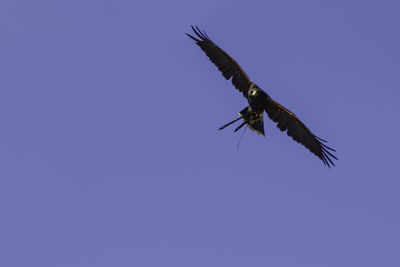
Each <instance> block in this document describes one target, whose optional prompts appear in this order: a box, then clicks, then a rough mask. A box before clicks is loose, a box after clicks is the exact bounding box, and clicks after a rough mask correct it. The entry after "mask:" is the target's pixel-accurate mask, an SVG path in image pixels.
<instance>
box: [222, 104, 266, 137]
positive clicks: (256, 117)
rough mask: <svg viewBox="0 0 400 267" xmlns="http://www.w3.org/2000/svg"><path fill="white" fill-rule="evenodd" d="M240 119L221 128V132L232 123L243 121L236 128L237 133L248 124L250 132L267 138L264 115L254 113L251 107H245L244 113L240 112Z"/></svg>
mask: <svg viewBox="0 0 400 267" xmlns="http://www.w3.org/2000/svg"><path fill="white" fill-rule="evenodd" d="M239 116H240V117H239V118H237V119H235V120H233V121H231V122H228V123H227V124H225V125H224V126H222V127H220V128H219V130H222V129H224V128H225V127H227V126H229V125H231V124H232V123H234V122H236V121H238V120H240V119H243V123H242V124H240V125H239V126H238V127H236V129H235V132H236V131H238V130H239V129H240V128H242V127H243V126H244V125H245V124H247V125H248V126H249V128H250V130H252V131H254V132H256V133H257V134H259V135H262V136H265V134H264V119H263V113H262V112H261V113H256V112H254V111H253V110H252V109H251V107H249V106H248V107H245V108H244V109H243V110H242V111H240V112H239Z"/></svg>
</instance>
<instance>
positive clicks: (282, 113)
mask: <svg viewBox="0 0 400 267" xmlns="http://www.w3.org/2000/svg"><path fill="white" fill-rule="evenodd" d="M265 111H266V112H267V114H268V117H269V118H270V119H271V120H273V121H274V122H277V123H278V125H277V126H278V128H279V129H280V130H281V131H285V130H287V135H288V136H291V137H292V138H293V140H295V141H296V142H298V143H300V144H302V145H304V146H305V147H306V148H308V149H309V150H310V151H311V152H312V153H314V154H315V155H317V157H319V158H320V159H321V160H322V161H323V162H324V164H325V165H327V166H328V167H330V166H331V165H333V166H335V164H334V163H333V161H332V158H334V159H336V160H337V157H336V156H334V155H333V154H332V152H335V150H334V149H332V148H330V147H328V146H327V145H325V144H324V143H326V141H325V140H323V139H321V138H319V137H318V136H316V135H314V134H313V133H312V132H311V131H310V130H309V129H308V128H307V127H306V126H305V125H304V123H302V122H301V121H300V120H299V119H298V118H297V117H296V115H295V114H294V113H293V112H291V111H290V110H288V109H286V108H285V107H283V106H282V105H280V104H279V103H277V102H275V101H274V100H272V99H271V98H268V100H267V101H266V106H265ZM330 151H332V152H330Z"/></svg>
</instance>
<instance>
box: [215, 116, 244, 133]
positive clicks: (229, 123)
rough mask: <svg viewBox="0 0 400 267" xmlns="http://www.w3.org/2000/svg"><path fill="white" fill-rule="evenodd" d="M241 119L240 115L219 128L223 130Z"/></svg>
mask: <svg viewBox="0 0 400 267" xmlns="http://www.w3.org/2000/svg"><path fill="white" fill-rule="evenodd" d="M240 119H241V117H239V118H237V119H235V120H233V121H231V122H228V123H227V124H225V125H223V126H221V127H220V128H219V129H218V130H222V129H224V128H226V127H227V126H229V125H231V124H232V123H234V122H237V121H238V120H240ZM242 126H243V125H242Z"/></svg>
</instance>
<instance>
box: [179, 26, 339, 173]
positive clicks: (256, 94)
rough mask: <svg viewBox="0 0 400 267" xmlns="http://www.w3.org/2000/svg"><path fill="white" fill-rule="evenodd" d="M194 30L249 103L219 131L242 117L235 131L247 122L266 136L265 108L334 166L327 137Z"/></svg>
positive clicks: (281, 125)
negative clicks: (254, 81)
mask: <svg viewBox="0 0 400 267" xmlns="http://www.w3.org/2000/svg"><path fill="white" fill-rule="evenodd" d="M192 29H193V31H194V33H195V34H196V37H197V38H196V37H194V36H193V35H190V34H188V33H186V35H187V36H189V37H190V38H191V39H193V40H194V41H195V42H196V44H197V45H198V46H199V47H200V48H201V50H203V51H204V53H205V54H206V55H207V56H208V58H209V59H210V60H211V62H213V63H214V64H215V65H216V66H217V67H218V69H219V70H220V71H221V72H222V75H223V76H224V77H225V79H227V80H229V79H231V78H232V84H233V85H234V86H235V87H236V89H238V90H239V91H240V92H241V93H242V94H243V96H244V97H245V98H247V101H248V103H249V105H248V106H247V107H245V108H244V109H243V110H241V111H240V112H239V118H237V119H235V120H233V121H231V122H229V123H227V124H225V125H223V126H222V127H221V128H219V130H222V129H224V128H225V127H227V126H229V125H231V124H232V123H234V122H236V121H238V120H240V119H242V120H243V122H242V123H241V124H240V125H239V126H238V127H237V128H236V129H235V132H236V131H238V130H239V129H240V128H241V127H243V126H244V125H246V124H247V125H248V127H249V128H250V129H251V130H252V131H254V132H256V133H258V134H260V135H262V136H265V134H264V120H263V113H264V111H265V112H266V113H267V114H268V117H269V118H270V119H271V120H272V121H274V122H276V123H278V125H277V126H278V128H279V129H280V130H281V131H287V135H288V136H291V137H292V138H293V140H295V141H296V142H298V143H300V144H302V145H304V146H305V147H306V148H308V149H309V150H310V151H311V152H312V153H314V154H315V155H316V156H317V157H318V158H320V159H321V160H322V161H323V163H324V164H325V165H326V166H328V167H329V168H330V166H331V165H332V166H335V164H334V163H333V161H332V159H336V160H337V157H336V156H334V155H333V154H332V153H333V152H335V150H334V149H332V148H330V147H328V146H327V145H326V144H324V143H326V141H325V140H323V139H322V138H319V137H318V136H316V135H314V134H313V133H312V132H311V131H310V130H309V129H308V128H307V127H306V126H305V125H304V123H302V122H301V121H300V120H299V119H298V118H297V117H296V115H295V114H294V113H293V112H291V111H290V110H288V109H287V108H285V107H284V106H282V105H280V104H279V103H277V102H275V101H274V100H273V99H272V98H271V97H270V96H269V95H268V94H267V93H266V92H264V91H263V90H262V89H261V88H260V87H258V86H257V85H256V84H255V83H253V82H252V81H251V80H250V78H249V77H248V76H247V74H246V73H245V72H244V71H243V69H242V68H241V67H240V66H239V64H238V63H236V61H235V60H234V59H233V58H232V57H230V56H229V55H228V54H227V53H226V52H225V51H223V50H222V49H221V48H219V47H218V46H217V45H216V44H215V43H214V42H213V41H211V39H210V37H208V35H207V34H206V33H205V32H204V31H201V30H200V29H199V28H198V27H197V26H196V27H193V26H192Z"/></svg>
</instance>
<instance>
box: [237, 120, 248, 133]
mask: <svg viewBox="0 0 400 267" xmlns="http://www.w3.org/2000/svg"><path fill="white" fill-rule="evenodd" d="M246 123H247V121H244V122H243V123H242V124H240V125H239V126H238V127H236V129H235V130H234V132H235V133H236V132H237V131H239V129H240V128H242V127H243V126H244V125H245V124H246Z"/></svg>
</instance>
